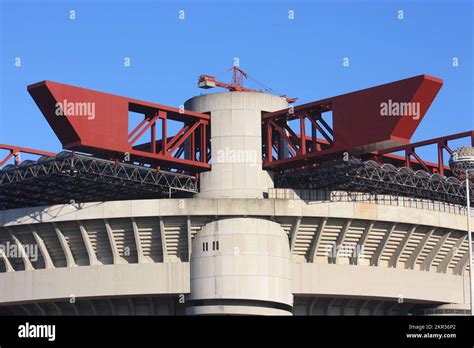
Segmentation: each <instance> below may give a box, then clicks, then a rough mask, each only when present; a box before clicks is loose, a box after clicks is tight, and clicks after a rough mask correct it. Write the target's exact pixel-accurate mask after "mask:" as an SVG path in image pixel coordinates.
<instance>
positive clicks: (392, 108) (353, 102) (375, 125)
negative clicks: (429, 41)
mask: <svg viewBox="0 0 474 348" xmlns="http://www.w3.org/2000/svg"><path fill="white" fill-rule="evenodd" d="M442 84H443V81H442V80H441V79H438V78H436V77H432V76H428V75H419V76H415V77H411V78H408V79H404V80H400V81H395V82H391V83H387V84H384V85H380V86H376V87H372V88H368V89H364V90H360V91H356V92H352V93H348V94H343V95H340V96H336V97H332V98H327V99H323V100H319V101H315V102H311V103H307V104H303V105H299V106H296V107H294V108H291V109H284V110H280V111H275V112H271V113H266V114H264V115H263V116H262V122H263V126H264V129H265V128H266V132H264V134H266V137H267V139H266V144H267V145H266V146H267V148H266V150H267V151H266V157H265V159H264V163H263V167H264V168H265V169H270V170H282V169H288V168H295V167H299V166H301V165H307V164H309V163H311V162H316V161H318V159H319V158H321V157H323V156H337V155H338V154H340V153H342V152H346V151H347V152H349V153H351V154H357V155H360V154H365V153H370V152H372V151H380V150H384V149H387V148H391V147H394V146H399V145H404V144H408V143H409V141H410V139H411V137H412V135H413V133H414V132H415V130H416V128H417V127H418V125H419V124H420V122H421V120H422V119H423V117H424V115H425V114H426V112H427V111H428V108H429V107H430V105H431V103H432V102H433V100H434V98H435V97H436V95H437V94H438V91H439V89H440V88H441V86H442ZM397 107H398V110H397V109H396V108H397ZM402 108H403V109H402ZM407 110H408V111H410V110H411V111H412V113H409V112H407ZM329 111H332V117H333V128H332V129H330V127H329V125H328V124H327V123H325V122H324V120H323V119H322V117H321V116H322V115H323V116H324V113H326V112H329ZM397 111H398V113H397ZM297 118H300V119H302V118H308V119H309V121H310V122H311V124H312V126H313V127H314V129H315V130H319V131H320V132H321V133H322V134H323V135H325V136H326V137H329V134H331V135H332V137H333V139H332V144H331V146H329V147H326V148H324V149H321V150H318V149H314V148H313V147H312V148H311V151H307V148H306V147H305V146H301V143H300V144H298V143H294V144H293V145H296V146H298V148H299V152H298V154H297V155H296V156H294V157H290V158H282V156H277V158H276V159H273V156H272V150H271V144H273V143H274V139H272V137H273V135H274V134H275V136H279V135H278V133H277V132H274V130H277V128H275V127H274V125H275V124H277V125H278V126H279V127H284V125H286V124H287V122H289V121H291V120H294V119H297ZM317 122H320V123H321V125H322V126H323V127H320V126H319V125H318V124H317ZM323 128H324V129H325V130H326V131H328V133H329V134H326V133H325V132H323V130H324V129H323ZM301 129H302V130H303V131H304V127H301ZM302 136H303V137H305V136H306V135H305V134H303V135H302ZM283 138H285V137H283ZM285 140H286V141H287V143H288V140H287V139H285ZM326 140H328V141H329V140H330V139H326ZM314 141H316V139H314ZM329 142H331V141H329Z"/></svg>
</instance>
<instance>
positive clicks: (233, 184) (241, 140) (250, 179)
mask: <svg viewBox="0 0 474 348" xmlns="http://www.w3.org/2000/svg"><path fill="white" fill-rule="evenodd" d="M184 106H185V108H186V110H192V111H197V112H210V113H211V163H212V170H211V171H209V172H205V173H202V174H201V179H200V185H201V187H200V193H199V197H201V198H263V197H264V194H265V193H268V189H269V188H272V187H273V179H272V177H271V175H270V173H268V172H267V171H264V170H262V122H261V118H262V117H261V114H262V111H269V112H270V111H276V110H281V109H285V108H287V107H288V103H287V102H286V100H285V99H284V98H281V97H277V96H274V95H270V94H265V93H259V92H224V93H215V94H207V95H202V96H198V97H194V98H191V99H189V100H188V101H186V103H185V104H184Z"/></svg>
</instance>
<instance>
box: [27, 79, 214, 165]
mask: <svg viewBox="0 0 474 348" xmlns="http://www.w3.org/2000/svg"><path fill="white" fill-rule="evenodd" d="M28 92H29V93H30V95H31V96H32V97H33V99H34V100H35V102H36V104H37V105H38V107H39V108H40V110H41V112H42V113H43V115H44V117H45V118H46V120H47V121H48V123H49V124H50V126H51V128H52V129H53V131H54V132H55V134H56V136H57V137H58V138H59V140H60V141H61V143H62V145H63V147H64V148H65V149H68V150H74V151H81V152H86V153H91V154H94V155H98V156H110V157H117V158H124V156H125V155H127V154H129V155H130V157H131V159H136V160H139V161H140V162H143V163H149V164H152V165H155V166H161V167H168V168H176V169H184V170H188V171H191V172H200V171H204V170H209V169H210V167H211V165H210V164H209V163H207V158H206V155H205V149H202V148H201V147H202V145H198V146H196V147H194V148H190V149H189V151H184V153H185V154H186V157H178V156H175V154H176V153H175V154H173V153H172V152H171V151H167V149H168V145H167V139H168V137H169V135H168V134H167V130H168V129H169V127H167V122H168V120H171V121H178V122H181V123H183V124H186V125H189V126H191V127H193V126H194V127H193V131H194V132H195V134H194V136H196V137H198V138H199V134H201V133H203V134H206V132H205V131H202V130H201V128H206V127H209V122H210V116H209V115H206V114H201V113H197V112H192V111H188V110H180V109H177V108H173V107H169V106H166V105H160V104H155V103H150V102H146V101H141V100H136V99H131V98H126V97H121V96H116V95H112V94H108V93H103V92H97V91H93V90H90V89H85V88H79V87H75V86H70V85H66V84H62V83H57V82H51V81H43V82H39V83H36V84H33V85H30V86H28ZM129 111H131V112H136V113H141V114H143V117H144V118H145V119H146V120H147V121H146V122H143V124H142V126H144V125H145V124H146V126H144V127H145V128H140V129H141V131H138V129H137V130H135V131H132V132H129V129H128V121H129ZM159 121H160V122H162V134H161V135H162V139H155V137H156V135H157V134H156V130H155V126H156V124H157V122H159ZM147 130H150V132H151V139H150V146H143V144H142V146H141V147H139V148H137V147H135V146H134V142H135V141H136V140H138V138H139V137H140V136H141V135H142V134H143V133H144V132H145V131H147ZM137 132H138V133H137ZM130 133H132V134H130ZM136 133H137V134H136ZM135 134H136V135H135ZM130 139H132V141H131V142H130V141H129V140H130ZM160 140H161V143H162V145H163V148H162V151H160V152H157V151H156V142H158V141H160ZM152 143H153V145H152ZM183 146H184V145H183ZM186 146H187V145H186ZM190 146H191V147H193V146H192V144H191V145H190ZM180 153H183V151H181V152H180ZM196 153H199V154H200V155H199V159H198V160H196V158H198V157H197V156H196Z"/></svg>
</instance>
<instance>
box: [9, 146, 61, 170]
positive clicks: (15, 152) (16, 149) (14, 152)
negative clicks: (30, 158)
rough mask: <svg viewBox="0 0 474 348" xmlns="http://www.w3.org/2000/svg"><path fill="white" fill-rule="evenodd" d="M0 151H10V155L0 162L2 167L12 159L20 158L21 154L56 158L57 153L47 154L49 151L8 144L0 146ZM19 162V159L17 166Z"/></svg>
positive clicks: (16, 162) (16, 161)
mask: <svg viewBox="0 0 474 348" xmlns="http://www.w3.org/2000/svg"><path fill="white" fill-rule="evenodd" d="M0 150H7V151H9V154H7V155H6V156H5V158H4V159H3V160H0V167H2V166H4V165H5V164H6V163H7V162H8V161H9V160H10V159H11V158H12V157H15V158H18V156H19V155H20V154H21V153H27V154H30V155H38V156H56V153H54V152H47V151H41V150H35V149H29V148H27V147H20V146H14V145H6V144H0ZM19 161H20V159H19V158H18V160H15V164H16V165H18V164H19Z"/></svg>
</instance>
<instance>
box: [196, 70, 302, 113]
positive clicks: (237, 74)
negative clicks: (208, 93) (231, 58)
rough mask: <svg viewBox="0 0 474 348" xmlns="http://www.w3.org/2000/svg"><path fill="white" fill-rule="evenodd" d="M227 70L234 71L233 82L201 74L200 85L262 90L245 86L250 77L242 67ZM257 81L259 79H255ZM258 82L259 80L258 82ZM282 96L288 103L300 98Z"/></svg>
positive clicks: (240, 89) (253, 90)
mask: <svg viewBox="0 0 474 348" xmlns="http://www.w3.org/2000/svg"><path fill="white" fill-rule="evenodd" d="M227 71H232V83H225V82H220V81H217V80H216V78H215V77H214V76H210V75H201V76H199V80H198V87H199V88H204V89H209V88H214V87H222V88H225V89H228V90H229V91H239V92H261V91H257V90H255V89H250V88H246V87H244V78H246V79H247V78H249V76H248V74H247V73H246V72H245V71H243V70H242V69H240V68H239V67H238V66H236V65H234V66H232V68H230V69H228V70H227ZM255 82H257V81H255ZM257 83H258V82H257ZM266 90H271V88H266ZM281 97H282V98H285V99H286V101H287V102H288V103H290V104H291V103H294V102H295V101H296V100H297V99H298V98H289V97H287V96H286V95H281Z"/></svg>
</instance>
